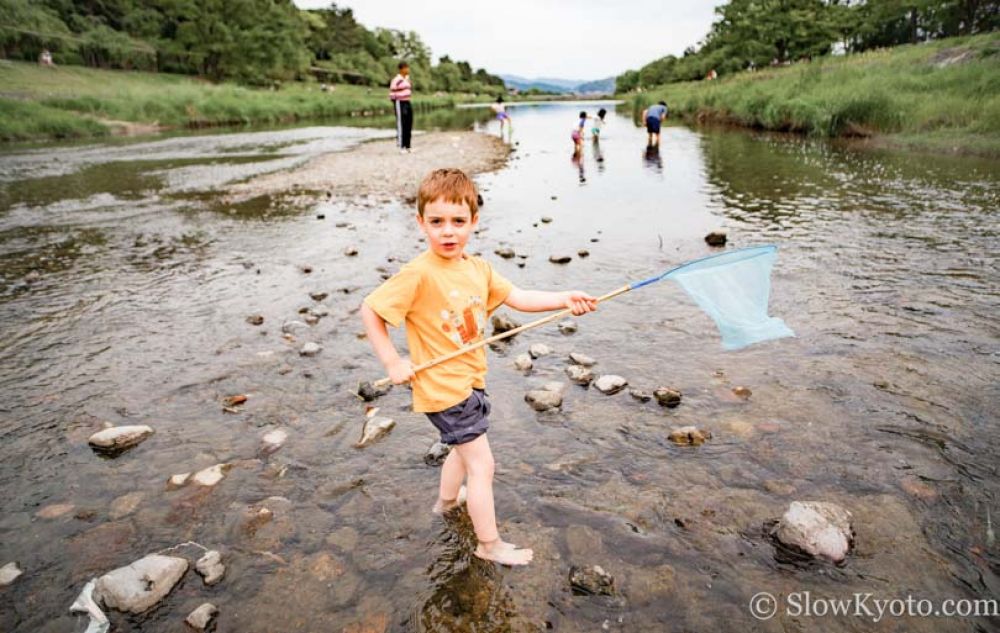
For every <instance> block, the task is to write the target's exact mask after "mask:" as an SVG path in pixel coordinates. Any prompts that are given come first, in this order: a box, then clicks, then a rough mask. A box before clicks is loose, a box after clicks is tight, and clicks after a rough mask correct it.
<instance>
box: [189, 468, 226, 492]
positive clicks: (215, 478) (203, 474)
mask: <svg viewBox="0 0 1000 633" xmlns="http://www.w3.org/2000/svg"><path fill="white" fill-rule="evenodd" d="M230 468H232V466H230V465H229V464H216V465H215V466H209V467H208V468H204V469H202V470H199V471H198V472H196V473H195V474H194V475H193V476H192V477H191V483H193V484H197V485H199V486H205V487H207V488H211V487H212V486H214V485H216V484H217V483H219V482H220V481H222V480H223V479H225V477H226V473H228V472H229V469H230Z"/></svg>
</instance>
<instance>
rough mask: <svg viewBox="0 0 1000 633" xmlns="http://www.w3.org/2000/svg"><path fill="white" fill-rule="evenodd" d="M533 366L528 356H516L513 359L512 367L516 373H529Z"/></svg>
mask: <svg viewBox="0 0 1000 633" xmlns="http://www.w3.org/2000/svg"><path fill="white" fill-rule="evenodd" d="M533 366H534V363H532V362H531V355H530V354H518V355H517V358H515V359H514V367H515V368H516V369H517V370H518V371H529V370H530V369H531V368H532V367H533Z"/></svg>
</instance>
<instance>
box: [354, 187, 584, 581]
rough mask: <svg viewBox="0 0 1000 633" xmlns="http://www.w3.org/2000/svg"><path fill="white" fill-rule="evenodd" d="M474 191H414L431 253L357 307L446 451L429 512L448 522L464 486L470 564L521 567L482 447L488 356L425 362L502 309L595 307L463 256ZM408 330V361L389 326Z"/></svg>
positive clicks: (471, 336) (393, 374)
mask: <svg viewBox="0 0 1000 633" xmlns="http://www.w3.org/2000/svg"><path fill="white" fill-rule="evenodd" d="M477 197H478V194H477V191H476V186H475V184H473V182H472V180H471V179H470V178H469V177H468V176H467V175H465V173H464V172H462V171H461V170H458V169H438V170H436V171H433V172H431V173H430V174H429V175H428V176H427V177H426V178H424V181H423V182H422V183H421V184H420V190H419V191H418V194H417V218H416V219H417V225H418V226H419V227H420V230H421V231H423V233H424V235H425V236H426V237H427V245H428V249H427V250H426V251H425V252H424V253H422V254H421V255H418V256H417V257H416V258H414V259H413V260H412V261H410V262H409V263H407V264H406V265H405V266H403V268H402V269H401V270H400V271H399V272H398V273H396V275H394V276H393V277H392V278H391V279H389V280H388V281H386V282H385V283H383V284H382V285H381V286H379V287H378V288H377V289H376V290H375V291H374V292H372V293H371V294H370V295H368V296H367V297H365V300H364V304H363V305H362V306H361V318H362V321H363V322H364V326H365V331H366V332H367V333H368V340H369V341H371V344H372V347H373V348H374V349H375V354H376V355H377V356H378V358H379V360H380V361H382V364H383V365H384V366H385V368H386V370H387V371H388V373H389V377H390V378H391V379H392V381H393V382H394V383H396V384H399V383H404V382H407V381H410V382H411V384H412V387H413V410H414V411H418V412H422V413H426V414H427V417H428V418H430V421H431V423H432V424H434V426H435V427H437V429H438V431H440V432H441V441H442V442H444V443H445V444H450V445H452V447H453V448H452V451H451V453H449V454H448V458H447V459H446V460H445V462H444V465H443V466H442V468H441V484H440V487H439V491H438V500H437V503H436V504H435V505H434V511H435V512H438V513H444V512H447V511H449V510H451V509H452V508H455V507H457V506H458V504H459V499H458V495H459V489H460V488H461V486H462V481H463V480H465V479H467V483H466V490H467V507H468V511H469V517H470V518H471V519H472V525H473V527H474V528H475V531H476V538H477V539H478V541H479V544H478V546H477V547H476V550H475V552H474V553H475V555H476V556H478V557H479V558H482V559H485V560H490V561H495V562H498V563H502V564H505V565H527V564H528V563H529V562H531V557H532V552H531V550H530V549H526V548H519V547H517V546H516V545H513V544H511V543H507V542H504V541H503V540H501V539H500V534H499V532H498V531H497V522H496V514H495V512H494V508H493V469H494V462H493V454H492V452H491V451H490V445H489V442H488V441H487V439H486V430H487V427H488V425H489V423H488V416H489V412H490V403H489V401H488V400H487V399H486V393H485V391H484V389H485V388H486V352H485V350H484V349H482V348H480V349H478V350H475V351H472V352H468V353H466V354H463V355H461V356H458V357H456V358H454V359H452V360H449V361H446V362H444V363H441V364H440V365H436V366H434V367H431V368H429V369H426V370H424V371H421V372H420V373H418V374H415V373H414V372H413V363H417V364H419V363H422V362H425V361H427V360H430V359H432V358H435V357H437V356H440V355H442V354H445V353H448V352H451V351H453V350H455V349H457V348H458V347H461V346H463V345H466V344H468V343H471V342H474V341H477V340H479V339H480V338H481V334H482V333H483V332H484V331H485V328H486V318H487V316H488V315H489V313H491V312H492V311H493V310H495V309H496V308H497V307H499V306H500V304H505V305H507V306H510V307H511V308H513V309H515V310H521V311H523V312H542V311H546V310H556V309H561V308H569V309H571V310H572V311H573V314H577V315H580V314H584V313H585V312H590V311H592V310H595V309H596V308H597V302H596V299H594V297H591V296H590V295H588V294H587V293H585V292H579V291H570V292H542V291H537V290H522V289H520V288H516V287H515V286H514V285H513V284H511V283H510V282H509V281H507V280H506V279H504V278H503V277H502V276H501V275H500V274H499V273H497V272H496V271H495V270H493V269H492V267H491V266H490V265H489V264H488V263H487V262H486V261H484V260H483V259H480V258H479V257H471V256H469V255H466V254H465V245H466V243H467V242H468V241H469V237H470V236H471V235H472V232H473V231H474V230H475V228H476V225H477V224H478V222H479V216H478V211H479V205H478V200H477ZM404 321H405V322H406V339H407V342H408V344H409V348H410V354H411V356H412V361H413V363H411V361H410V359H407V358H402V357H400V356H399V354H398V353H397V352H396V349H395V347H394V346H393V344H392V341H391V340H390V339H389V333H388V331H387V330H386V323H388V324H390V325H392V326H393V327H398V326H399V325H400V324H401V323H403V322H404Z"/></svg>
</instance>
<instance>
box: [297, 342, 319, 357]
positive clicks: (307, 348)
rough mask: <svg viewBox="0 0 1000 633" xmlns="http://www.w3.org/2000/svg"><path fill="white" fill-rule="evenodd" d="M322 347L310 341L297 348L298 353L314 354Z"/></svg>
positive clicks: (303, 354)
mask: <svg viewBox="0 0 1000 633" xmlns="http://www.w3.org/2000/svg"><path fill="white" fill-rule="evenodd" d="M322 349H323V348H322V347H321V346H320V345H319V344H318V343H313V342H312V341H310V342H308V343H306V344H305V345H303V346H302V349H300V350H299V354H300V355H302V356H315V355H316V354H319V353H320V351H321V350H322Z"/></svg>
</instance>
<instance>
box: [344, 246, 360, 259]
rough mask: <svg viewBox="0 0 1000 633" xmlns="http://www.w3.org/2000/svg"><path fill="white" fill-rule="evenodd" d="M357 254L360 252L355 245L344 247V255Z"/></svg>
mask: <svg viewBox="0 0 1000 633" xmlns="http://www.w3.org/2000/svg"><path fill="white" fill-rule="evenodd" d="M357 254H358V249H356V248H354V247H353V246H348V247H347V248H345V249H344V255H346V256H348V257H354V256H355V255H357Z"/></svg>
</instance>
